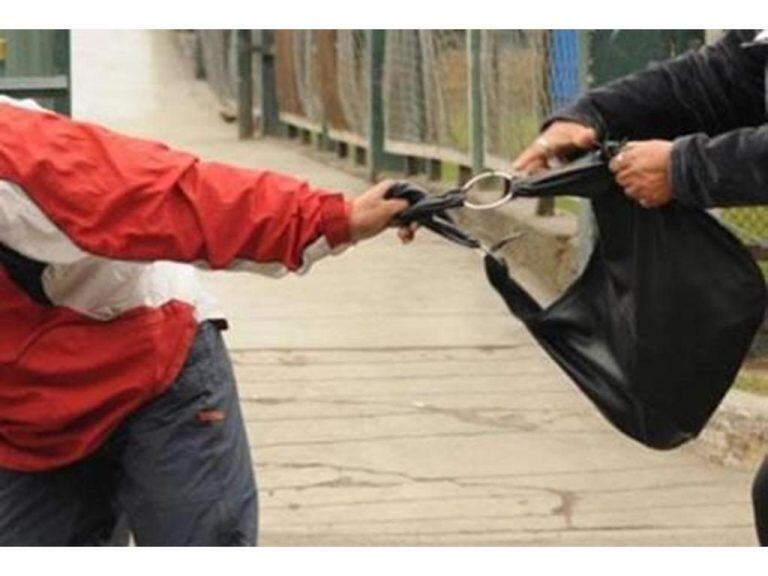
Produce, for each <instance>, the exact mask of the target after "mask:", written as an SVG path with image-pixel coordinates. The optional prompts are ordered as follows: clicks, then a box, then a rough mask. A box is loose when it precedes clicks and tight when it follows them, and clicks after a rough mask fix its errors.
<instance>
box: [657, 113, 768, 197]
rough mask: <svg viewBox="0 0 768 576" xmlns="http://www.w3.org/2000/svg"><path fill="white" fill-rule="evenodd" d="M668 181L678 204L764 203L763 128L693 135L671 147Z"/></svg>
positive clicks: (766, 160)
mask: <svg viewBox="0 0 768 576" xmlns="http://www.w3.org/2000/svg"><path fill="white" fill-rule="evenodd" d="M670 165H671V173H670V179H671V184H672V190H673V193H674V195H675V197H676V198H677V200H678V201H680V202H682V203H683V204H687V205H689V206H698V207H700V208H714V207H717V206H722V207H725V206H749V205H755V204H768V124H764V125H763V126H761V127H759V128H741V129H738V130H732V131H731V132H727V133H725V134H722V135H720V136H717V137H715V138H710V137H708V136H706V135H704V134H694V135H692V136H685V137H683V138H678V139H677V140H675V143H674V145H673V147H672V159H671V163H670Z"/></svg>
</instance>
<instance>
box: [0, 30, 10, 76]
mask: <svg viewBox="0 0 768 576" xmlns="http://www.w3.org/2000/svg"><path fill="white" fill-rule="evenodd" d="M7 55H8V42H7V41H6V40H5V38H0V76H5V59H6V57H7Z"/></svg>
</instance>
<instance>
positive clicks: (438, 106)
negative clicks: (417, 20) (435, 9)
mask: <svg viewBox="0 0 768 576" xmlns="http://www.w3.org/2000/svg"><path fill="white" fill-rule="evenodd" d="M383 90H384V127H385V128H384V130H385V134H386V139H385V144H384V149H385V150H386V151H388V152H392V153H397V154H404V155H413V156H419V157H426V158H437V159H441V160H446V161H455V162H459V163H464V164H466V163H468V157H469V156H468V154H469V121H468V114H469V87H468V82H467V33H466V31H465V30H391V31H387V43H386V53H385V58H384V78H383Z"/></svg>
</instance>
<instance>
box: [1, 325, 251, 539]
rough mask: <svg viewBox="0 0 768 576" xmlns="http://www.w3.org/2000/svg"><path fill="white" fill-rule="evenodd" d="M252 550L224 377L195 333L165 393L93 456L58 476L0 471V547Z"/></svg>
mask: <svg viewBox="0 0 768 576" xmlns="http://www.w3.org/2000/svg"><path fill="white" fill-rule="evenodd" d="M126 528H127V530H130V532H131V533H132V535H133V538H134V541H135V542H136V544H138V545H145V546H184V545H192V546H225V545H254V544H255V543H256V534H257V497H256V487H255V482H254V477H253V469H252V465H251V457H250V451H249V447H248V440H247V438H246V433H245V427H244V424H243V419H242V415H241V413H240V405H239V402H238V397H237V391H236V388H235V380H234V375H233V373H232V367H231V364H230V361H229V357H228V355H227V352H226V349H225V347H224V342H223V340H222V338H221V334H220V333H219V331H218V329H217V328H216V327H215V326H214V325H213V324H212V323H210V322H205V323H203V324H201V325H200V328H199V331H198V334H197V337H196V339H195V342H194V344H193V346H192V348H191V350H190V353H189V357H188V359H187V362H186V363H185V365H184V368H183V369H182V372H181V374H180V375H179V377H178V378H177V379H176V381H175V382H174V383H173V386H172V387H171V388H170V389H169V390H168V391H167V392H165V393H164V394H163V395H162V396H160V397H158V398H157V399H155V400H154V401H152V402H151V403H150V404H148V405H147V406H145V407H144V408H142V409H140V410H139V411H137V412H136V413H135V414H133V415H132V416H131V417H130V418H129V419H128V420H126V421H125V422H124V423H123V425H122V426H121V427H120V428H119V429H118V430H117V431H116V432H115V433H114V434H113V435H112V437H111V438H110V439H109V441H108V442H107V443H106V444H105V445H104V446H103V447H102V448H101V449H100V450H99V452H98V453H96V454H95V455H93V456H91V457H88V458H86V459H84V460H83V461H81V462H78V463H76V464H74V465H71V466H67V467H65V468H61V469H57V470H53V471H47V472H39V473H24V472H15V471H11V470H3V469H0V545H21V546H32V545H48V546H65V545H86V546H87V545H99V544H107V545H108V544H120V543H124V542H121V540H125V538H124V537H122V536H121V535H124V534H126V533H127V530H126Z"/></svg>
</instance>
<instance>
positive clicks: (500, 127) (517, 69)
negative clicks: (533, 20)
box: [481, 30, 551, 168]
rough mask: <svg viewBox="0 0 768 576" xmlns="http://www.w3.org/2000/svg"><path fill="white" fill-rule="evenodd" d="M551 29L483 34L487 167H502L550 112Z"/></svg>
mask: <svg viewBox="0 0 768 576" xmlns="http://www.w3.org/2000/svg"><path fill="white" fill-rule="evenodd" d="M548 41H549V33H548V32H547V31H546V30H532V31H528V30H494V31H488V30H486V31H484V32H483V35H482V43H481V46H482V48H481V66H482V75H483V82H482V96H483V119H484V124H485V142H484V145H485V160H486V164H488V165H493V166H494V167H496V168H503V167H504V165H505V164H508V163H509V159H510V158H513V157H514V156H515V155H517V154H518V153H520V152H521V151H522V150H523V149H524V148H525V147H526V146H527V145H528V144H529V143H530V142H531V140H533V138H535V136H536V134H537V133H538V130H539V127H540V126H541V121H542V119H543V118H544V117H545V116H546V115H547V114H548V113H549V112H550V109H551V105H550V97H549V94H548V81H547V80H548V74H547V70H548V63H547V44H548Z"/></svg>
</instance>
